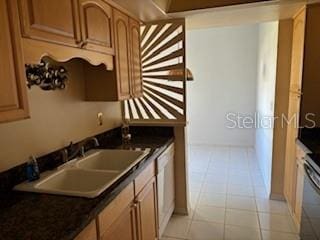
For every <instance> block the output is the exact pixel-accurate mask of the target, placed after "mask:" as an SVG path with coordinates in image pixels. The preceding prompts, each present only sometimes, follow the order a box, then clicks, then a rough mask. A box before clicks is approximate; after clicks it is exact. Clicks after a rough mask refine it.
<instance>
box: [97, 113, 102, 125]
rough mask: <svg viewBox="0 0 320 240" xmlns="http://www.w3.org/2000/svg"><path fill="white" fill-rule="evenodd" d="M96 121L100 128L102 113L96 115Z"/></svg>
mask: <svg viewBox="0 0 320 240" xmlns="http://www.w3.org/2000/svg"><path fill="white" fill-rule="evenodd" d="M97 119H98V125H99V126H102V125H103V113H102V112H99V113H98V114H97Z"/></svg>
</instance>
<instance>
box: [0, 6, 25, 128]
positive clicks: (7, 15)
mask: <svg viewBox="0 0 320 240" xmlns="http://www.w3.org/2000/svg"><path fill="white" fill-rule="evenodd" d="M16 10H17V6H16V2H15V1H12V0H0V27H1V37H0V56H1V61H0V122H9V121H13V120H18V119H23V118H27V117H28V103H27V94H26V79H25V71H24V63H23V56H22V49H21V43H20V33H19V30H20V29H19V22H18V20H17V19H18V17H19V16H18V13H17V11H16Z"/></svg>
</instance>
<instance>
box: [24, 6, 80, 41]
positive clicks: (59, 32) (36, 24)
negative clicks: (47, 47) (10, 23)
mask: <svg viewBox="0 0 320 240" xmlns="http://www.w3.org/2000/svg"><path fill="white" fill-rule="evenodd" d="M77 1H78V0H58V1H57V0H56V1H48V0H18V2H19V4H20V6H19V8H20V11H21V12H20V15H21V16H22V17H21V22H22V30H23V31H22V32H23V36H24V37H27V38H33V39H39V40H44V41H49V42H54V43H59V44H63V45H68V46H78V44H79V42H80V38H81V36H80V23H79V14H78V12H79V10H78V2H77Z"/></svg>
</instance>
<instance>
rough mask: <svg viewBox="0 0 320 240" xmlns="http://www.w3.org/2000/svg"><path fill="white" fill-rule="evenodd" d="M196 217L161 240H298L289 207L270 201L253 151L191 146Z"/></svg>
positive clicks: (179, 221)
mask: <svg viewBox="0 0 320 240" xmlns="http://www.w3.org/2000/svg"><path fill="white" fill-rule="evenodd" d="M189 151H190V153H189V185H190V199H191V200H190V202H191V208H192V211H191V213H190V215H189V216H176V215H175V216H173V217H172V218H171V220H170V222H169V224H168V226H167V228H166V230H165V233H164V236H163V237H162V238H161V240H179V239H180V240H181V239H188V240H220V239H221V240H223V239H226V240H297V239H299V237H298V236H297V233H296V227H295V226H294V223H293V221H292V219H291V217H290V215H289V210H288V208H287V206H286V203H284V202H280V201H272V200H269V199H268V196H267V191H266V188H265V186H264V182H263V180H262V175H261V172H260V170H259V166H258V164H257V161H256V159H255V154H254V150H253V149H251V148H240V147H239V148H233V147H208V146H190V148H189Z"/></svg>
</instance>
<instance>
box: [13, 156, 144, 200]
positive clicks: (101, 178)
mask: <svg viewBox="0 0 320 240" xmlns="http://www.w3.org/2000/svg"><path fill="white" fill-rule="evenodd" d="M147 154H148V152H147V151H131V150H92V151H89V152H88V153H87V154H86V155H87V156H86V157H83V158H80V159H74V160H72V161H70V162H69V163H67V164H66V165H65V166H63V167H62V168H59V169H57V170H55V171H50V172H45V173H43V174H41V178H40V179H39V180H37V181H34V182H24V183H21V184H19V185H17V186H15V188H14V189H15V190H19V191H28V192H40V193H49V194H58V195H67V196H78V197H87V198H95V197H97V196H99V195H100V194H101V193H102V192H104V191H105V190H106V189H107V188H108V187H109V186H111V185H112V184H113V183H115V182H116V181H117V180H118V179H119V178H120V177H121V176H123V175H124V174H125V173H127V171H128V170H130V169H131V168H132V167H133V166H134V165H136V164H137V163H138V162H139V161H141V160H142V159H143V158H144V157H145V156H146V155H147Z"/></svg>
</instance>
